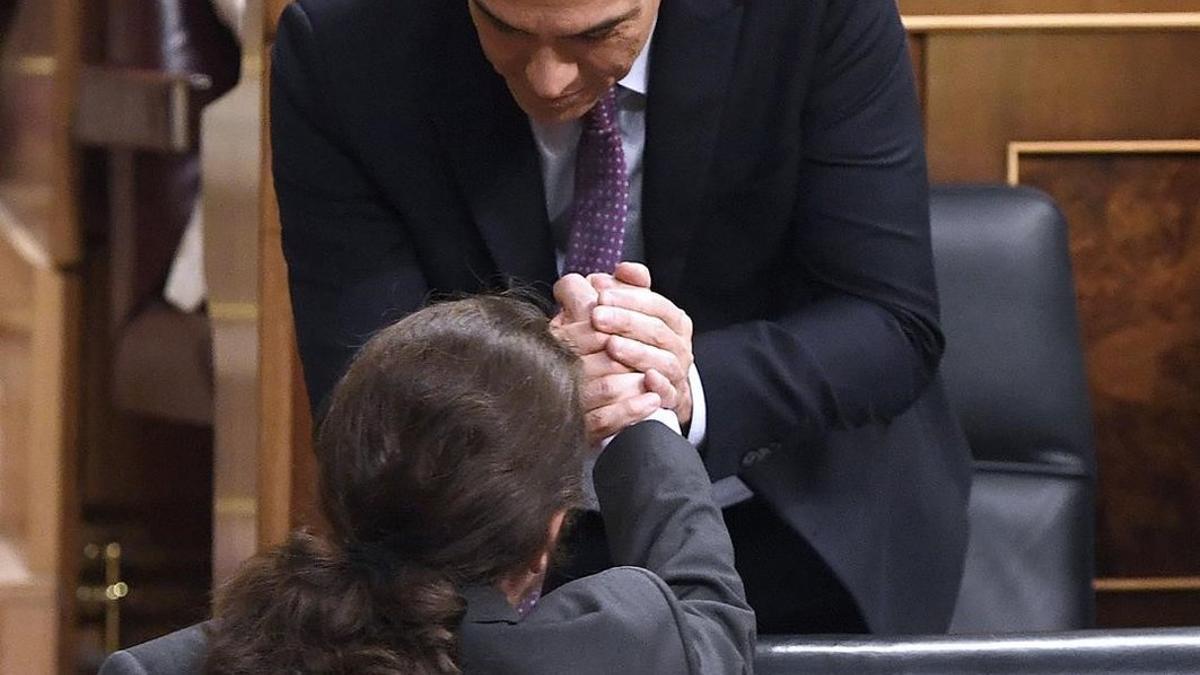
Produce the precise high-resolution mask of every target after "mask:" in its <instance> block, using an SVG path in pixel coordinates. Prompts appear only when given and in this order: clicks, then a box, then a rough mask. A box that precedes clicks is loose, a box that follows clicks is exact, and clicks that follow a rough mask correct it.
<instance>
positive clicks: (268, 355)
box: [259, 52, 319, 546]
mask: <svg viewBox="0 0 1200 675" xmlns="http://www.w3.org/2000/svg"><path fill="white" fill-rule="evenodd" d="M268 53H269V52H268ZM268 67H269V61H268ZM265 99H266V97H264V105H266V103H267V101H266V100H265ZM268 119H269V112H268V114H264V115H263V124H264V129H265V125H266V124H267V123H268V122H267V120H268ZM262 138H263V148H264V149H263V155H262V156H263V162H262V167H261V170H262V186H263V190H262V195H263V200H262V222H261V229H260V231H261V236H262V239H261V242H260V250H261V256H262V257H261V263H260V268H259V271H260V274H261V277H260V282H259V289H260V293H261V307H262V318H261V323H260V325H259V330H260V332H261V336H262V337H261V339H262V345H263V348H262V351H261V353H262V363H261V380H260V382H261V385H260V386H261V390H260V397H261V401H262V415H263V425H262V435H261V437H260V443H259V444H260V453H261V461H260V467H261V468H260V477H259V485H260V500H261V510H260V516H259V529H260V535H259V540H260V544H261V545H262V546H269V545H272V544H276V543H279V542H281V541H283V539H284V538H285V537H286V536H287V533H288V532H289V531H290V530H291V529H292V528H293V527H296V526H298V525H305V524H317V523H318V522H319V521H318V518H317V516H316V462H315V456H314V454H313V449H312V417H311V415H310V413H309V407H308V394H307V392H306V391H305V388H304V378H303V375H302V372H301V369H300V359H299V356H298V354H297V350H296V336H295V331H294V329H293V323H292V309H291V300H290V296H289V294H288V286H287V268H286V266H285V264H284V259H283V247H282V241H281V238H280V237H281V234H280V225H279V207H278V204H277V202H276V199H275V190H274V187H273V182H272V178H271V162H270V157H271V148H270V134H267V133H264V134H263V135H262Z"/></svg>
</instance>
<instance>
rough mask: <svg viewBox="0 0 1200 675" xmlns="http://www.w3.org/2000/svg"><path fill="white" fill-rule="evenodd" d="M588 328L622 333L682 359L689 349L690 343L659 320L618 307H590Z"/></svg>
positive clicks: (612, 333) (609, 332)
mask: <svg viewBox="0 0 1200 675" xmlns="http://www.w3.org/2000/svg"><path fill="white" fill-rule="evenodd" d="M591 325H592V328H594V329H595V330H597V331H599V332H602V333H608V334H610V335H623V336H625V337H627V338H630V339H633V340H637V341H638V342H644V343H646V344H648V345H652V346H654V347H658V348H660V349H665V350H667V351H669V352H673V353H675V354H676V355H678V356H680V357H681V358H683V357H684V356H685V355H686V354H689V353H690V352H691V349H692V347H691V343H690V342H688V341H686V340H684V339H683V338H682V337H680V336H679V335H678V334H677V333H675V331H673V330H671V327H670V326H668V325H667V324H666V323H664V322H663V320H662V319H660V318H658V317H656V316H650V315H649V314H642V313H641V312H635V311H632V310H628V309H625V308H622V307H608V306H604V305H601V306H599V307H596V308H594V309H592V323H591Z"/></svg>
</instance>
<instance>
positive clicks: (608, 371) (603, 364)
mask: <svg viewBox="0 0 1200 675" xmlns="http://www.w3.org/2000/svg"><path fill="white" fill-rule="evenodd" d="M609 340H610V341H611V340H612V338H611V337H610V338H609ZM580 361H582V362H583V380H584V382H586V381H588V380H590V379H593V378H597V377H604V376H605V375H616V374H617V373H632V372H634V369H633V368H630V367H629V366H627V365H625V364H624V363H621V362H620V361H617V360H615V359H613V357H611V356H609V355H608V350H607V345H606V348H605V351H602V352H596V353H593V354H584V355H583V357H582V358H581V359H580Z"/></svg>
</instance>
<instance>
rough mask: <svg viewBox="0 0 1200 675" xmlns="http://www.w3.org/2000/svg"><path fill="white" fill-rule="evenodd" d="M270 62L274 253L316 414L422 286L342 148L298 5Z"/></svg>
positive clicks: (372, 189)
mask: <svg viewBox="0 0 1200 675" xmlns="http://www.w3.org/2000/svg"><path fill="white" fill-rule="evenodd" d="M272 59H273V60H272V69H271V146H272V169H273V172H274V180H275V191H276V194H277V196H278V199H279V211H280V221H281V225H282V237H283V251H284V256H285V258H286V261H287V267H288V281H289V286H290V291H291V300H292V311H293V315H294V317H295V325H296V337H297V341H298V343H299V347H300V359H301V361H302V363H303V367H304V376H305V381H306V383H307V385H308V395H309V400H310V402H311V403H312V405H313V407H314V408H319V406H320V404H321V402H322V401H323V400H324V398H325V397H326V395H327V394H328V393H329V390H330V389H332V387H333V385H334V383H335V382H336V381H337V378H338V377H339V376H340V374H341V372H342V370H343V368H344V367H345V365H346V363H347V361H348V360H349V358H350V357H351V356H352V355H353V353H354V351H355V350H356V349H357V348H358V347H359V346H361V345H362V344H363V343H364V342H365V341H366V340H367V339H368V338H369V337H370V336H371V334H372V333H374V332H375V331H376V330H378V329H379V328H380V327H382V326H383V325H385V324H387V323H388V322H390V321H395V320H397V319H399V318H401V316H403V315H404V314H406V313H408V312H410V311H412V310H414V309H416V308H417V307H419V306H420V304H421V303H422V302H423V300H424V298H425V295H426V293H427V290H428V289H427V283H426V277H425V275H424V273H423V271H422V269H421V267H420V266H419V264H418V262H417V259H416V255H415V253H414V251H413V247H412V245H411V242H410V241H409V238H408V235H407V232H406V229H405V223H404V221H403V219H402V217H401V215H400V214H399V213H398V212H397V211H396V210H395V209H394V208H392V207H391V206H390V204H389V203H388V202H387V201H386V200H385V199H384V198H383V197H382V196H381V195H380V193H379V191H378V190H377V188H376V186H375V185H373V184H372V182H371V181H370V180H369V179H368V178H367V176H366V173H365V172H364V170H363V169H362V167H361V166H360V165H359V163H358V161H357V159H356V157H355V156H354V153H353V151H352V150H351V149H350V148H348V147H347V144H346V142H345V140H344V139H345V138H347V134H346V133H344V130H343V129H341V128H340V127H339V121H338V120H339V119H340V116H339V115H337V114H336V111H335V106H336V105H337V101H336V100H335V98H336V97H332V96H328V95H327V91H328V86H327V84H326V82H325V74H324V73H325V72H326V69H325V68H324V67H323V63H322V59H321V50H320V49H318V38H317V36H316V34H315V31H314V29H313V26H312V24H311V22H310V18H309V15H308V14H306V13H305V11H304V9H303V7H302V5H301V4H300V3H294V4H292V5H291V6H289V7H288V8H287V10H285V11H284V13H283V16H282V18H281V20H280V24H279V32H278V36H277V40H276V43H275V48H274V51H273V53H272Z"/></svg>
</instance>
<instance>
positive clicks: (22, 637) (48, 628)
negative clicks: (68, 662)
mask: <svg viewBox="0 0 1200 675" xmlns="http://www.w3.org/2000/svg"><path fill="white" fill-rule="evenodd" d="M57 620H58V614H57V612H56V611H55V610H54V590H53V587H52V586H50V585H48V584H35V585H28V586H22V587H20V588H16V589H13V588H9V589H0V673H53V672H55V667H54V664H55V657H54V654H55V642H56V639H57V638H56V631H55V627H56V624H57Z"/></svg>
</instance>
